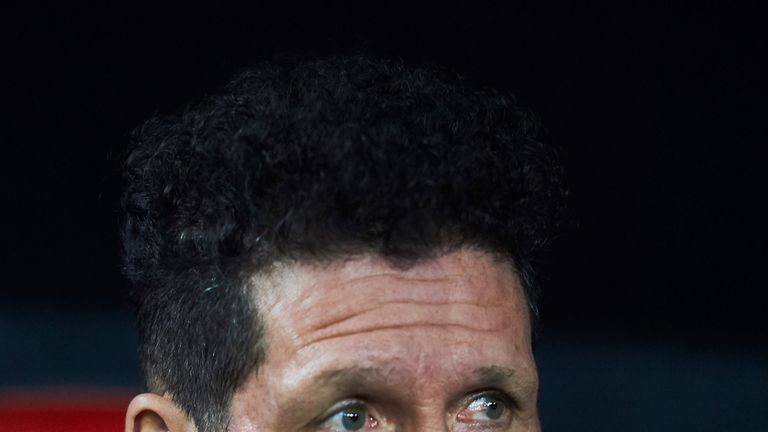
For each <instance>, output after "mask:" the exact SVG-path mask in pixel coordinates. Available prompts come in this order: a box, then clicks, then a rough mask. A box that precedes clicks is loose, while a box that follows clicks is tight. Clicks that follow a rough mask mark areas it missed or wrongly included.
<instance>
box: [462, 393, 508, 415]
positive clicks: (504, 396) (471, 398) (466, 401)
mask: <svg viewBox="0 0 768 432" xmlns="http://www.w3.org/2000/svg"><path fill="white" fill-rule="evenodd" d="M484 396H490V397H493V398H496V399H499V400H501V401H502V402H504V404H505V405H506V406H507V408H509V409H510V410H517V408H518V405H517V402H516V401H515V398H514V397H512V396H510V395H509V394H508V393H507V392H505V391H503V390H499V389H496V388H487V389H482V390H476V391H474V392H472V393H471V394H468V395H467V396H466V397H464V398H463V399H462V401H461V405H462V410H463V409H466V408H468V407H469V405H470V404H471V403H472V402H474V401H476V400H478V399H480V398H481V397H484Z"/></svg>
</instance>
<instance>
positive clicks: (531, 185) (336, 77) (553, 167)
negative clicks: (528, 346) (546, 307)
mask: <svg viewBox="0 0 768 432" xmlns="http://www.w3.org/2000/svg"><path fill="white" fill-rule="evenodd" d="M537 136H538V127H537V122H536V121H535V120H534V119H533V118H532V117H531V115H530V114H529V113H528V112H527V111H526V110H524V109H522V108H521V107H520V106H518V104H517V103H516V101H515V99H514V98H513V97H512V96H509V95H505V94H502V93H499V92H497V91H494V90H491V89H487V88H482V87H479V86H473V85H470V84H467V83H465V82H464V80H463V79H462V78H461V77H458V76H455V75H452V74H449V73H444V72H437V71H435V70H433V69H430V68H418V67H407V66H405V65H403V64H402V63H400V62H393V61H387V60H383V59H375V58H370V57H367V56H363V55H353V56H338V57H330V58H322V59H314V60H303V61H298V60H291V61H284V60H277V61H271V62H265V63H263V64H260V65H258V66H256V67H254V68H251V69H248V70H246V71H245V72H243V73H242V74H241V75H239V76H238V77H237V78H235V79H234V80H233V81H232V82H231V83H230V84H229V85H228V86H227V87H226V89H225V90H224V91H222V92H221V93H219V94H218V95H216V96H214V97H210V98H208V99H206V100H204V101H203V102H201V103H199V104H198V105H195V106H193V107H190V108H188V109H186V110H185V111H184V113H183V114H182V115H180V116H173V117H156V118H153V119H151V120H149V121H147V122H146V123H145V124H143V125H142V126H140V127H138V128H137V129H136V130H135V132H134V134H133V137H132V146H131V148H130V150H129V155H128V157H127V162H126V167H125V188H124V194H123V197H122V207H123V211H124V222H123V231H122V238H123V243H124V269H125V270H124V271H125V274H126V275H127V277H128V279H129V281H130V282H131V283H132V286H133V287H134V293H135V295H136V298H137V300H138V325H139V332H140V340H141V354H142V361H143V366H144V370H145V374H146V377H147V383H148V387H149V389H150V390H151V391H154V392H158V393H165V392H167V393H169V394H170V395H171V396H172V398H173V400H174V401H175V402H176V403H177V404H178V405H179V406H180V407H181V408H182V409H183V410H185V412H187V413H188V414H189V415H190V417H191V418H192V419H193V421H194V422H195V424H196V425H197V427H198V429H199V430H200V431H201V432H207V431H215V430H224V429H225V428H226V424H227V422H228V418H229V404H230V401H231V398H232V396H233V394H234V392H235V391H236V389H237V388H238V386H239V385H240V384H241V383H242V382H243V381H244V380H245V378H246V376H247V375H248V374H249V373H251V372H252V371H253V370H254V369H255V368H257V367H258V365H259V362H260V361H261V360H262V359H263V357H264V349H265V348H264V341H263V325H262V324H261V322H260V319H259V315H258V311H257V310H255V308H254V306H253V304H254V302H253V296H254V295H255V294H254V292H253V290H252V288H253V287H250V286H249V283H248V281H249V280H250V279H251V278H252V277H253V276H254V275H255V274H259V272H260V271H263V270H264V269H265V268H267V266H269V265H270V264H273V263H276V262H307V261H313V262H321V261H332V260H335V259H341V258H343V257H349V256H353V255H356V254H376V255H378V256H380V257H383V258H385V259H387V260H389V261H390V262H391V263H392V264H393V265H395V266H408V265H410V264H414V263H416V262H418V261H419V260H424V259H430V258H434V257H437V256H440V255H441V254H444V253H447V252H449V251H452V250H455V249H457V248H462V247H469V248H478V249H480V250H484V251H488V252H491V253H493V254H496V255H500V256H503V257H506V258H508V259H509V262H510V263H513V265H514V269H515V271H517V273H518V275H519V276H520V278H521V280H522V282H523V285H524V288H525V289H526V293H527V295H528V299H529V303H530V305H531V309H532V312H533V313H532V314H531V315H532V316H533V317H535V316H536V315H537V314H536V306H535V298H536V295H535V292H534V290H533V281H532V278H531V275H532V272H531V266H530V263H531V257H532V256H533V254H534V253H535V252H536V251H537V250H539V249H540V248H541V247H542V246H543V245H544V244H545V243H546V242H547V241H548V239H549V238H551V233H552V229H553V227H554V226H555V225H556V221H557V220H558V218H559V215H560V214H561V213H562V208H563V202H564V197H565V189H564V187H563V183H562V174H561V169H560V165H559V164H558V163H557V160H556V157H555V154H554V152H553V151H552V150H551V149H550V148H549V147H547V146H545V145H543V144H542V143H541V142H540V141H539V140H538V139H537Z"/></svg>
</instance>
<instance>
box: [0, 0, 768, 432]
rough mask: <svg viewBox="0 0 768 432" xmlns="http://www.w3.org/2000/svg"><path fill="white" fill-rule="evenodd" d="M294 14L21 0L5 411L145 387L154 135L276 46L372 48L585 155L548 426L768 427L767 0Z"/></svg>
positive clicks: (551, 271) (554, 351)
mask: <svg viewBox="0 0 768 432" xmlns="http://www.w3.org/2000/svg"><path fill="white" fill-rule="evenodd" d="M275 3H278V2H272V4H260V3H259V2H252V3H251V4H250V6H249V7H247V8H234V7H227V6H213V4H207V5H200V4H197V3H195V2H187V3H186V4H180V5H173V6H172V5H161V4H155V5H153V6H151V7H143V6H138V5H136V4H133V3H126V4H124V5H123V6H115V5H107V4H106V3H103V2H102V3H99V4H98V5H92V6H90V7H85V6H82V7H81V6H74V5H71V4H69V3H68V2H67V3H56V4H47V5H46V4H44V3H37V4H30V3H25V4H24V5H23V6H22V5H12V4H11V5H8V4H6V5H4V6H0V11H1V12H0V35H1V36H2V39H0V40H1V41H2V42H0V44H2V45H0V47H1V48H2V50H1V51H0V59H1V61H2V67H1V68H0V70H2V71H1V72H0V76H1V77H2V81H0V82H2V100H3V111H4V112H3V115H2V122H3V123H2V127H1V128H0V143H1V144H2V147H1V148H2V156H0V163H1V164H2V165H1V167H2V169H1V170H0V173H1V175H2V182H0V188H2V203H3V205H2V209H3V210H2V221H3V223H2V245H3V247H2V261H1V262H2V275H3V277H2V285H1V286H2V288H0V289H1V291H0V406H2V404H3V403H6V404H12V403H13V401H18V400H26V401H34V400H40V399H41V398H42V399H44V400H46V401H48V402H46V403H50V401H52V400H53V401H56V400H59V401H60V400H61V399H62V398H64V399H66V398H68V397H70V396H62V395H71V394H86V395H96V396H93V397H91V399H90V400H91V401H93V400H104V397H103V396H102V395H104V394H110V395H113V396H114V400H116V401H117V402H116V404H117V405H118V406H122V404H123V403H125V402H126V401H127V400H129V398H130V394H132V393H134V392H138V391H140V390H141V386H142V383H141V376H140V371H139V366H138V358H137V355H136V334H135V331H134V329H133V322H132V315H131V309H130V305H129V303H128V301H127V287H126V285H125V282H124V281H123V280H122V278H121V276H120V261H119V253H120V252H119V243H118V236H117V231H118V220H117V218H118V199H119V190H120V164H121V159H122V155H123V152H124V150H125V146H126V144H127V141H128V136H129V134H130V131H131V129H132V128H133V127H135V126H136V125H137V124H138V123H139V122H141V121H142V120H144V119H146V118H147V117H149V116H150V115H152V114H154V113H165V114H172V113H176V112H179V111H180V110H181V109H182V108H183V106H184V105H185V104H186V103H188V102H190V101H194V100H196V99H198V98H200V97H202V96H204V95H206V94H209V93H212V92H214V91H216V90H217V89H218V88H219V87H221V86H222V85H223V84H224V83H225V82H226V81H227V80H228V79H229V78H230V77H231V76H232V75H233V74H234V73H235V72H237V71H238V70H239V69H241V68H243V67H245V66H247V65H249V64H253V63H256V62H258V61H260V60H264V59H268V58H271V57H273V56H274V55H277V54H285V53H289V54H290V53H293V54H318V55H319V54H328V53H335V52H348V51H350V50H364V51H367V52H370V53H374V54H381V55H384V56H388V57H393V58H400V59H403V60H405V61H408V62H412V63H430V64H436V65H439V66H441V67H444V68H448V69H452V70H455V71H457V72H459V73H460V74H462V75H464V76H465V77H466V78H467V79H468V80H470V81H472V82H476V83H480V84H483V85H488V86H492V87H496V88H500V89H502V90H505V91H510V92H513V93H514V94H516V95H517V96H518V98H519V99H520V100H521V101H522V102H523V103H524V104H525V105H527V106H528V107H530V108H531V109H532V110H533V111H534V112H535V113H537V114H538V116H539V118H540V119H541V121H542V123H543V125H544V128H545V139H546V141H548V142H550V143H552V144H554V145H556V146H558V147H560V148H561V149H562V157H563V162H564V164H565V167H566V170H567V173H568V178H569V184H570V188H571V194H572V195H571V197H572V200H571V207H572V208H571V219H572V222H571V223H570V224H569V225H568V227H567V228H566V229H565V230H564V232H563V234H562V236H561V238H560V239H559V241H558V242H556V243H555V244H554V245H553V247H552V249H551V251H549V252H548V253H547V254H546V255H545V256H543V257H542V259H541V264H540V268H539V270H540V274H541V276H542V280H541V284H542V289H543V292H544V300H543V307H542V311H543V312H542V333H541V338H540V341H539V344H538V347H537V357H538V361H539V364H540V375H541V397H540V406H541V412H542V422H543V426H544V430H545V431H575V430H584V431H593V432H596V431H680V430H695V431H726V430H727V431H766V430H768V338H766V330H767V329H768V326H767V325H766V323H767V322H766V303H765V301H764V300H763V297H764V295H763V292H764V291H765V289H766V287H768V285H767V284H766V276H765V270H766V266H765V264H764V262H765V259H766V258H767V257H768V256H767V255H768V254H767V253H766V252H767V249H768V248H767V245H768V241H767V239H766V236H765V233H764V225H765V222H766V221H768V214H766V213H767V211H766V206H765V205H764V204H763V203H764V201H765V200H766V198H768V194H766V189H765V187H766V186H768V182H766V162H765V161H766V159H765V157H766V155H767V153H766V150H765V146H766V143H767V142H768V140H767V139H766V138H768V136H767V135H768V134H766V123H767V122H766V98H765V97H766V94H765V92H764V90H765V88H764V83H765V79H766V78H765V77H766V76H767V75H766V68H765V60H766V55H765V53H766V52H768V50H766V46H765V40H766V38H765V36H766V35H765V18H766V17H765V15H764V14H763V13H762V12H761V11H759V10H758V9H757V8H748V7H741V6H739V5H736V4H733V3H728V4H726V3H724V2H680V3H679V4H670V3H668V2H664V3H663V4H659V5H655V6H653V5H648V4H643V5H640V4H632V3H629V2H612V1H598V2H589V3H588V4H587V3H586V2H552V1H547V0H544V1H535V2H534V1H523V2H512V1H510V2H505V3H504V6H498V5H497V6H492V7H491V6H488V5H481V4H480V3H479V2H471V3H470V5H463V6H452V5H449V4H445V3H434V4H427V3H424V4H422V5H421V6H418V5H414V4H409V5H398V4H395V3H392V2H378V4H373V3H370V2H322V3H323V4H320V3H321V2H315V4H310V5H307V4H299V3H291V2H280V6H276V5H275ZM19 395H22V396H19ZM30 395H31V396H30ZM40 395H47V396H46V397H42V396H40ZM24 398H26V399H24ZM46 398H47V399H46ZM30 403H32V402H30ZM0 415H2V411H1V410H0ZM6 415H8V414H7V410H6ZM121 428H122V426H121V425H120V424H118V425H116V426H115V428H114V430H121ZM0 429H2V426H1V425H0ZM102 430H104V429H102Z"/></svg>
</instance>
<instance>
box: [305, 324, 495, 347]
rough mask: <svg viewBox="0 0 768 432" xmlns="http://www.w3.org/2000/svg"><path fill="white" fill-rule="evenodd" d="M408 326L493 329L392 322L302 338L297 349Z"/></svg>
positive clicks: (447, 328)
mask: <svg viewBox="0 0 768 432" xmlns="http://www.w3.org/2000/svg"><path fill="white" fill-rule="evenodd" d="M406 328H414V329H417V328H435V329H440V330H446V331H450V330H458V329H463V330H468V331H471V332H476V333H491V331H489V330H486V329H481V328H475V327H471V326H468V325H464V324H428V323H417V324H391V325H384V326H377V327H373V328H365V329H359V330H354V331H340V332H335V333H329V334H326V335H322V336H319V337H315V338H311V339H306V340H302V341H301V342H300V343H299V344H298V346H297V350H298V351H301V350H304V349H307V348H309V347H311V346H312V345H314V344H317V343H319V342H325V341H328V340H331V339H338V338H343V337H348V336H354V335H367V334H371V333H374V332H379V331H387V330H400V329H406Z"/></svg>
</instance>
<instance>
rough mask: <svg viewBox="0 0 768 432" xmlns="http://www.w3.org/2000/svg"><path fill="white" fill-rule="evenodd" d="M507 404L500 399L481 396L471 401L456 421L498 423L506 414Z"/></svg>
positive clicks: (491, 396)
mask: <svg viewBox="0 0 768 432" xmlns="http://www.w3.org/2000/svg"><path fill="white" fill-rule="evenodd" d="M507 411H508V408H507V402H506V400H504V399H503V398H501V397H497V396H493V395H482V396H480V397H477V398H475V399H473V400H472V401H471V402H470V403H469V405H467V407H466V408H464V409H463V410H462V411H461V412H460V413H459V414H458V416H456V420H458V421H459V422H461V423H483V422H493V421H498V420H499V419H501V418H502V417H505V414H507Z"/></svg>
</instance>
